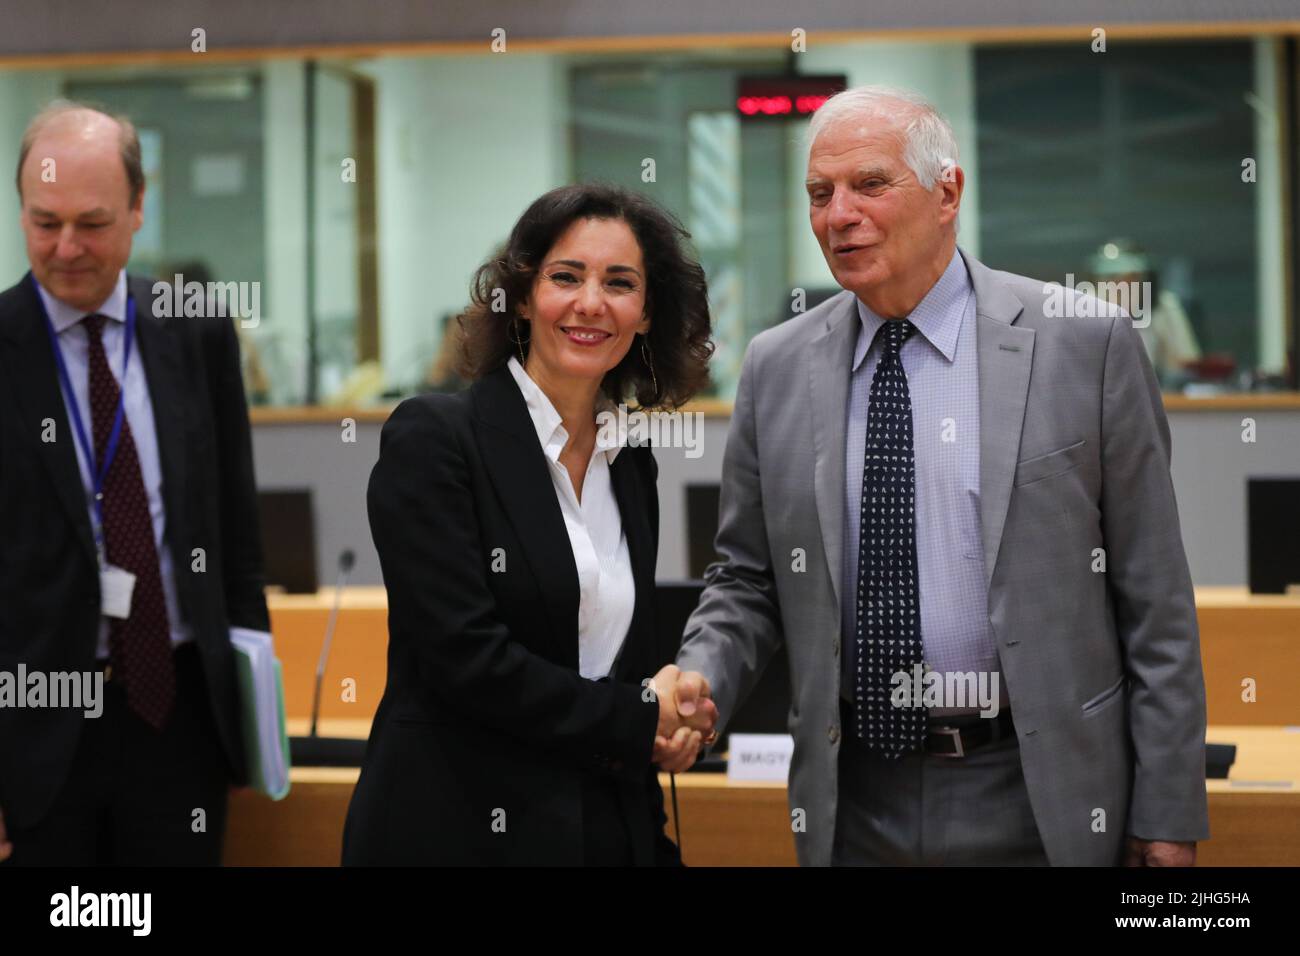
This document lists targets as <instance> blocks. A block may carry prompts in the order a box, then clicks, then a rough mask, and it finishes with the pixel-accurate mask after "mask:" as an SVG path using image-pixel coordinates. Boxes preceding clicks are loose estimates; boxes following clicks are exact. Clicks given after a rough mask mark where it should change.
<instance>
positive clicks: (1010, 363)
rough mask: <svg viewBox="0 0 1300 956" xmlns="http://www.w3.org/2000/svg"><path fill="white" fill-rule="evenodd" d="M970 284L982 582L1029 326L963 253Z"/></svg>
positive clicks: (1030, 340) (1021, 404)
mask: <svg viewBox="0 0 1300 956" xmlns="http://www.w3.org/2000/svg"><path fill="white" fill-rule="evenodd" d="M962 258H963V259H965V261H966V268H967V271H968V272H969V273H970V277H971V284H972V285H973V286H974V287H975V313H976V315H975V348H976V351H977V353H978V355H979V403H980V528H981V533H982V538H983V545H984V583H985V586H986V587H987V586H989V585H991V583H992V580H993V570H994V568H995V567H996V565H997V559H998V552H999V549H1000V547H1001V544H1002V529H1003V527H1005V525H1006V520H1007V508H1008V506H1009V505H1010V503H1011V482H1012V480H1013V479H1014V477H1015V472H1016V460H1017V458H1018V457H1019V453H1020V431H1021V428H1022V427H1023V426H1024V421H1025V402H1026V400H1027V399H1028V397H1029V372H1030V369H1031V367H1032V366H1033V359H1034V330H1033V329H1029V328H1020V327H1017V326H1016V325H1015V324H1014V323H1015V321H1016V319H1017V318H1019V317H1020V313H1021V311H1022V310H1023V306H1022V305H1021V303H1020V300H1019V299H1017V298H1016V297H1015V295H1013V294H1012V293H1011V291H1010V290H1009V289H1007V288H1006V287H1005V286H1004V285H1002V283H1000V282H999V281H998V279H997V277H996V276H994V275H993V273H992V272H991V271H990V270H989V269H988V268H986V267H985V266H984V265H983V264H982V263H980V262H979V261H978V260H976V259H975V258H974V257H972V256H969V255H967V254H966V253H965V252H963V253H962Z"/></svg>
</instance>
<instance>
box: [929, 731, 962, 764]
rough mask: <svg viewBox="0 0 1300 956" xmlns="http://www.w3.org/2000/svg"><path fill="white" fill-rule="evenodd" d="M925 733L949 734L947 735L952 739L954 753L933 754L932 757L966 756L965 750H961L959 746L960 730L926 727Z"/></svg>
mask: <svg viewBox="0 0 1300 956" xmlns="http://www.w3.org/2000/svg"><path fill="white" fill-rule="evenodd" d="M926 733H928V734H949V735H950V736H951V737H952V742H953V746H954V748H955V751H954V752H953V753H950V754H947V753H936V754H933V756H935V757H964V756H966V750H965V748H963V747H962V745H961V728H960V727H928V728H926Z"/></svg>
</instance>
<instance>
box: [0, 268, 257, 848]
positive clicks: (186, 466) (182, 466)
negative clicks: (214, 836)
mask: <svg viewBox="0 0 1300 956" xmlns="http://www.w3.org/2000/svg"><path fill="white" fill-rule="evenodd" d="M128 288H129V289H130V291H131V293H132V295H133V296H134V297H135V302H136V343H137V348H138V352H137V353H136V354H138V355H139V359H140V360H141V361H143V362H144V370H145V378H146V380H147V381H148V385H149V395H150V401H151V404H152V406H153V414H154V423H155V430H156V432H157V436H158V453H159V457H160V459H161V466H162V476H163V481H162V492H163V502H164V507H165V509H166V530H165V534H164V545H165V546H166V547H168V548H170V549H171V556H172V567H173V568H174V570H175V576H176V589H177V597H178V599H179V602H180V607H181V613H182V615H183V617H184V619H185V622H186V623H187V624H188V626H189V628H190V632H191V634H192V635H193V637H194V640H195V641H196V642H197V644H198V646H199V649H200V651H201V653H202V660H203V667H204V673H205V674H206V678H207V685H208V692H209V696H210V699H211V701H210V702H211V705H212V709H213V714H214V717H215V719H216V724H217V728H218V730H219V732H220V735H221V740H222V744H223V745H224V749H225V753H226V759H227V761H228V762H229V765H230V766H229V770H230V775H231V780H232V782H235V783H243V782H245V779H244V777H245V770H244V755H243V745H242V742H241V736H240V728H239V711H238V707H237V703H236V689H235V672H234V656H233V652H232V650H231V646H230V638H229V630H228V628H229V626H230V625H231V624H232V623H233V624H238V625H241V626H244V627H251V628H259V629H263V630H265V629H267V628H268V619H267V612H266V599H265V596H264V593H263V578H262V557H261V543H260V537H259V532H258V514H257V498H256V489H255V485H254V481H253V456H252V447H251V441H250V436H249V425H248V409H247V407H246V405H245V402H244V389H243V385H242V382H241V379H240V371H239V344H238V341H237V339H236V336H235V330H234V327H233V325H232V323H231V320H230V319H229V318H157V317H155V315H154V309H153V300H154V296H153V291H152V289H153V285H152V283H151V282H150V281H149V280H147V279H142V278H138V277H134V276H131V277H128ZM132 361H136V359H135V358H132ZM47 420H49V421H53V422H54V426H55V432H54V435H55V440H54V441H50V442H47V441H43V440H42V436H43V434H44V432H45V423H46V422H47ZM0 529H3V531H2V532H0V533H3V536H4V544H3V547H0V670H7V671H10V672H11V673H12V672H15V671H16V668H17V666H18V664H19V663H23V664H25V665H26V667H27V669H28V671H32V670H42V671H79V672H80V671H88V670H92V669H93V668H94V664H95V641H96V635H97V634H98V628H99V619H100V614H99V576H98V573H97V570H96V565H95V549H94V543H93V541H92V538H91V529H90V518H89V512H88V510H87V502H86V495H85V491H84V488H83V486H82V483H81V473H80V471H79V469H78V465H77V450H76V438H75V437H74V435H73V431H72V426H71V424H70V423H69V421H68V416H67V414H66V411H65V406H64V402H63V395H62V393H61V391H60V388H59V379H58V372H57V370H56V366H55V360H54V353H53V352H52V351H51V347H50V340H49V336H48V333H47V331H46V329H45V327H44V319H43V317H42V310H41V304H40V300H39V298H38V295H37V292H36V289H35V287H34V286H33V284H32V281H31V277H30V275H29V276H26V277H24V279H23V280H22V281H21V282H19V283H18V284H17V285H15V286H14V287H13V288H11V289H8V290H6V291H5V292H3V293H0ZM196 548H202V549H203V551H204V558H205V565H203V566H202V569H201V570H199V569H196V568H198V567H199V566H197V565H196V562H195V557H194V549H196ZM84 719H85V718H84V717H83V714H82V711H80V710H69V709H61V710H60V709H42V710H30V709H11V708H0V809H2V810H3V811H4V814H5V820H6V822H7V823H8V824H9V825H10V826H13V827H19V828H22V827H28V826H32V825H34V824H35V823H37V822H38V821H39V820H40V819H41V818H42V817H43V816H44V814H45V813H46V811H47V810H48V809H49V807H50V805H51V803H52V801H53V800H54V797H55V796H56V794H57V793H58V791H59V789H60V787H61V786H62V784H63V782H64V780H65V779H66V778H67V773H68V770H69V767H70V765H71V762H72V757H73V754H74V753H75V751H76V747H77V741H78V740H79V738H80V735H81V729H82V721H83V720H84Z"/></svg>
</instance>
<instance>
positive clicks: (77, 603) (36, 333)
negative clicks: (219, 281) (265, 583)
mask: <svg viewBox="0 0 1300 956" xmlns="http://www.w3.org/2000/svg"><path fill="white" fill-rule="evenodd" d="M17 185H18V192H19V198H20V200H21V202H22V215H21V222H22V227H23V231H24V234H25V238H26V244H27V254H28V260H29V263H30V265H31V272H30V273H29V274H28V275H27V276H25V277H24V278H23V279H22V280H21V281H20V282H19V283H18V284H17V285H15V286H14V287H13V288H11V289H9V290H7V291H6V292H4V293H0V528H3V529H4V530H3V535H4V540H5V547H4V548H3V550H2V552H0V603H2V604H3V606H4V608H5V610H4V612H3V616H0V670H9V671H11V672H12V671H16V670H17V669H19V668H20V667H21V668H22V669H23V670H24V671H25V673H27V674H29V675H31V674H44V675H45V677H46V679H47V680H48V681H49V682H50V686H53V684H54V681H55V680H56V679H57V678H56V677H55V675H59V674H77V675H86V676H87V677H92V678H93V680H86V681H85V683H84V684H83V686H87V687H95V686H98V687H99V688H101V689H102V692H101V693H100V699H99V700H98V701H97V702H95V703H94V706H93V707H89V708H88V707H87V706H82V707H80V708H77V707H70V706H67V702H66V701H60V700H57V699H54V698H53V696H51V698H50V699H49V700H47V701H45V702H44V704H43V705H42V706H24V707H12V706H11V707H4V706H0V860H6V859H7V860H8V861H9V863H10V864H12V865H25V864H37V865H40V864H59V865H87V864H104V863H108V864H137V865H138V864H144V865H150V864H171V865H176V864H207V865H212V864H217V863H219V862H220V859H221V842H222V837H223V834H224V828H225V817H226V803H227V794H228V789H229V787H230V785H231V784H232V783H235V784H240V783H243V782H244V780H245V771H244V754H243V749H242V744H241V738H240V727H239V711H238V706H237V701H236V691H235V677H234V657H233V653H232V650H231V646H230V639H229V628H230V627H231V626H235V625H238V626H243V627H250V628H256V629H260V630H266V629H268V621H267V612H266V604H265V598H264V596H263V588H262V573H261V545H260V540H259V535H258V528H257V512H256V490H255V487H254V484H253V472H252V454H251V443H250V437H249V426H248V414H247V407H246V405H245V400H244V394H243V387H242V383H241V381H240V375H239V351H238V344H237V342H236V339H235V333H234V328H233V325H232V323H231V321H230V320H229V319H228V318H219V317H205V318H183V319H162V318H158V317H156V315H155V313H154V309H153V302H154V293H153V289H152V283H150V282H148V281H146V280H142V279H136V278H132V277H128V275H127V273H126V271H125V266H126V262H127V260H128V258H129V257H130V253H131V242H132V237H133V235H134V233H135V232H136V230H138V229H139V228H140V226H141V224H142V222H143V196H144V176H143V172H142V167H141V160H140V145H139V140H138V138H137V136H136V133H135V129H134V127H132V125H131V124H130V123H129V121H126V120H125V119H117V118H113V117H110V116H108V115H106V114H104V113H101V112H99V111H96V110H92V109H87V108H84V107H80V106H77V105H75V104H70V103H57V104H55V105H53V106H51V107H50V108H48V109H47V110H45V111H44V112H42V113H41V114H40V115H38V116H37V117H36V118H35V119H34V120H33V121H32V122H31V124H30V125H29V127H28V129H27V132H26V134H25V135H24V137H23V141H22V147H21V151H20V156H19V165H18V179H17ZM101 682H102V683H101ZM82 704H83V705H85V704H86V702H85V701H82Z"/></svg>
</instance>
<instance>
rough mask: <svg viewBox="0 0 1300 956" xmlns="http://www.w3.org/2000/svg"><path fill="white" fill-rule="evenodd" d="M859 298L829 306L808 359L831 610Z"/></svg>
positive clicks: (839, 562)
mask: <svg viewBox="0 0 1300 956" xmlns="http://www.w3.org/2000/svg"><path fill="white" fill-rule="evenodd" d="M857 317H858V308H857V299H856V298H855V297H854V296H852V295H847V296H844V301H843V303H841V304H839V305H837V306H836V307H835V308H833V309H832V310H831V311H830V314H829V315H828V316H827V318H826V326H825V328H823V329H822V330H821V332H819V333H818V335H817V337H816V338H814V339H813V341H812V345H811V352H810V357H809V362H808V373H809V387H810V388H811V389H812V405H811V406H810V412H811V417H812V432H813V449H814V453H815V455H816V463H815V465H814V472H813V487H814V494H815V496H816V499H817V518H818V521H819V522H820V523H821V531H822V546H823V547H824V548H825V551H826V567H827V570H828V571H829V572H830V577H831V588H832V589H833V590H834V592H835V613H836V615H837V617H838V615H839V612H840V607H841V603H840V602H841V596H840V574H841V572H842V569H843V560H844V444H845V435H846V431H847V424H846V422H847V418H848V400H849V374H850V373H851V372H852V369H851V368H850V367H849V366H850V365H851V364H852V362H853V346H854V343H855V342H856V341H857V334H858V329H859V327H860V323H859V322H858V321H857Z"/></svg>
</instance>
